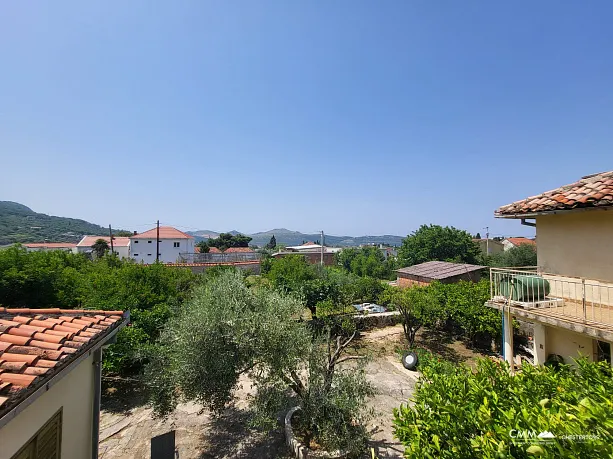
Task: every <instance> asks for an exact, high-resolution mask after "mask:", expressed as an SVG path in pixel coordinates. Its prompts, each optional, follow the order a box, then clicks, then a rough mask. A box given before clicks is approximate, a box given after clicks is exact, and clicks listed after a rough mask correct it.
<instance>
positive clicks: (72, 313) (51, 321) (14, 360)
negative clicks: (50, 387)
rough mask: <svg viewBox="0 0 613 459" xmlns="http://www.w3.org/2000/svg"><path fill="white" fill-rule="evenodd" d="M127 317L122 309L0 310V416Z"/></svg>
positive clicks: (1, 308)
mask: <svg viewBox="0 0 613 459" xmlns="http://www.w3.org/2000/svg"><path fill="white" fill-rule="evenodd" d="M125 317H126V316H125V314H124V312H123V311H87V310H75V309H28V308H13V309H11V308H8V309H7V308H3V307H0V418H2V417H3V416H4V415H5V414H6V413H7V412H8V411H9V410H10V409H12V408H13V407H14V406H15V405H16V404H18V403H20V402H21V401H23V400H24V399H25V398H27V397H28V396H29V395H30V394H32V393H33V392H34V391H35V390H37V389H38V388H39V387H42V386H43V385H44V384H46V383H47V382H48V381H49V380H51V378H52V377H54V376H55V375H57V374H58V373H59V372H61V371H62V370H63V369H64V368H65V367H66V366H67V365H69V364H70V362H72V361H74V360H76V359H77V358H78V357H79V356H80V355H82V354H84V353H85V352H87V351H88V350H89V349H91V348H92V347H94V346H95V345H96V344H97V343H101V342H104V341H105V338H106V337H107V336H108V335H109V334H110V333H111V332H112V331H113V330H115V329H117V328H119V327H120V326H121V325H122V324H125V322H126V321H127V318H125ZM124 318H125V320H124Z"/></svg>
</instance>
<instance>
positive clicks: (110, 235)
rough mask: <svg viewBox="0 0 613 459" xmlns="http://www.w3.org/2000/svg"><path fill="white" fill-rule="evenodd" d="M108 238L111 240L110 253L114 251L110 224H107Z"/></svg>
mask: <svg viewBox="0 0 613 459" xmlns="http://www.w3.org/2000/svg"><path fill="white" fill-rule="evenodd" d="M109 239H110V240H111V253H115V251H114V250H113V231H112V230H111V225H109Z"/></svg>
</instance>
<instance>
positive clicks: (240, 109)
mask: <svg viewBox="0 0 613 459" xmlns="http://www.w3.org/2000/svg"><path fill="white" fill-rule="evenodd" d="M612 23H613V3H611V2H608V1H596V0H594V1H590V2H578V1H569V2H560V1H539V2H529V1H517V2H486V1H470V0H468V1H462V2H453V1H448V0H447V1H391V0H390V1H386V2H374V1H363V0H359V1H341V0H335V1H332V2H330V1H323V0H312V1H302V2H299V1H291V2H287V1H281V0H277V1H235V2H227V1H220V2H207V1H200V0H198V1H188V0H182V1H179V2H151V1H130V2H119V1H109V2H82V1H74V2H70V1H62V2H34V3H32V2H3V3H2V5H0V62H1V63H2V65H1V66H0V69H1V70H0V154H1V158H0V159H1V160H0V164H1V169H2V172H3V173H2V179H1V181H0V199H2V200H14V201H18V202H21V203H23V204H26V205H28V206H30V207H32V208H33V209H34V210H36V211H38V212H44V213H49V214H54V215H62V216H71V217H76V218H83V219H86V220H88V221H92V222H95V223H99V224H102V225H108V224H109V223H111V224H113V226H115V227H122V228H125V229H138V230H144V229H146V228H148V227H150V226H151V224H152V223H153V222H154V221H155V220H156V219H158V218H159V219H160V220H161V221H162V222H164V223H167V224H173V225H176V226H177V227H180V228H182V229H212V230H230V229H238V230H241V231H244V232H255V231H263V230H268V229H271V228H275V227H287V228H290V229H294V230H299V231H304V232H311V231H318V230H320V229H323V230H325V231H326V232H327V233H329V234H348V235H362V234H384V233H387V234H390V233H391V234H400V235H405V234H407V233H410V232H411V231H413V230H415V229H416V228H417V227H418V226H419V225H421V224H424V223H426V224H427V223H436V224H441V225H453V226H456V227H459V228H464V229H467V230H469V231H471V232H473V233H474V232H477V231H480V232H481V233H482V234H483V233H484V230H483V228H484V227H486V226H489V227H490V232H491V233H492V234H493V235H502V234H504V235H520V234H523V235H531V234H532V231H531V229H530V228H527V227H523V226H521V225H520V224H519V222H518V221H504V220H497V219H494V218H493V211H494V210H495V209H496V208H497V207H499V206H501V205H504V204H507V203H509V202H512V201H515V200H518V199H522V198H525V197H527V196H531V195H534V194H537V193H540V192H543V191H546V190H549V189H552V188H555V187H557V186H560V185H563V184H566V183H570V182H573V181H575V180H577V179H578V178H580V177H581V176H583V175H586V174H590V173H595V172H600V171H604V170H610V169H611V168H612V167H611V164H612V162H611V160H612V159H613V152H612V146H613V129H612V128H611V126H613V87H612V83H613V27H611V24H612Z"/></svg>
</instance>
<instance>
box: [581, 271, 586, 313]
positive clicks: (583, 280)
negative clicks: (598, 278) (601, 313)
mask: <svg viewBox="0 0 613 459" xmlns="http://www.w3.org/2000/svg"><path fill="white" fill-rule="evenodd" d="M581 305H582V306H583V320H584V321H585V320H587V305H586V302H585V279H583V278H581Z"/></svg>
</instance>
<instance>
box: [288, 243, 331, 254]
mask: <svg viewBox="0 0 613 459" xmlns="http://www.w3.org/2000/svg"><path fill="white" fill-rule="evenodd" d="M287 250H289V251H290V252H301V253H308V252H317V253H320V252H321V244H316V243H314V242H305V243H304V244H302V245H294V246H291V247H287ZM341 250H342V249H341V248H340V247H326V246H324V252H326V253H336V252H340V251H341Z"/></svg>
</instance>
